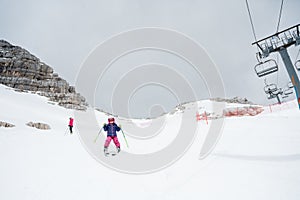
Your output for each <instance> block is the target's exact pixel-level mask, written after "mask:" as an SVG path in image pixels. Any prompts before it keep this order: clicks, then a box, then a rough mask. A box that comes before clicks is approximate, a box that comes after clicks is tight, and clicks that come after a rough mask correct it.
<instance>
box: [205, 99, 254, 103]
mask: <svg viewBox="0 0 300 200" xmlns="http://www.w3.org/2000/svg"><path fill="white" fill-rule="evenodd" d="M211 100H212V101H217V102H226V103H239V104H253V103H252V102H251V101H249V100H248V99H247V98H241V97H234V98H231V99H224V98H212V99H211Z"/></svg>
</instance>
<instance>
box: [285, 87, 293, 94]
mask: <svg viewBox="0 0 300 200" xmlns="http://www.w3.org/2000/svg"><path fill="white" fill-rule="evenodd" d="M290 94H293V89H291V88H286V89H285V90H284V95H290Z"/></svg>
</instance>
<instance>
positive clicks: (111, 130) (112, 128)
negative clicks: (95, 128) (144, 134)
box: [103, 123, 121, 137]
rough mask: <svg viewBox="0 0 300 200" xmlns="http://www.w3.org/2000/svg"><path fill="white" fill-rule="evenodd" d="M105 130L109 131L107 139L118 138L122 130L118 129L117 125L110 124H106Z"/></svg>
mask: <svg viewBox="0 0 300 200" xmlns="http://www.w3.org/2000/svg"><path fill="white" fill-rule="evenodd" d="M103 130H104V131H107V137H109V136H110V137H116V136H117V131H120V130H121V128H120V127H118V125H117V124H115V123H110V124H105V125H104V126H103Z"/></svg>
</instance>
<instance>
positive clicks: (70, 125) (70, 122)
mask: <svg viewBox="0 0 300 200" xmlns="http://www.w3.org/2000/svg"><path fill="white" fill-rule="evenodd" d="M73 122H74V119H73V118H72V117H70V118H69V129H70V134H73V130H72V129H73Z"/></svg>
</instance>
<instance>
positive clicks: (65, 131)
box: [65, 127, 68, 135]
mask: <svg viewBox="0 0 300 200" xmlns="http://www.w3.org/2000/svg"><path fill="white" fill-rule="evenodd" d="M67 132H68V127H67V128H66V131H65V135H67Z"/></svg>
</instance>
